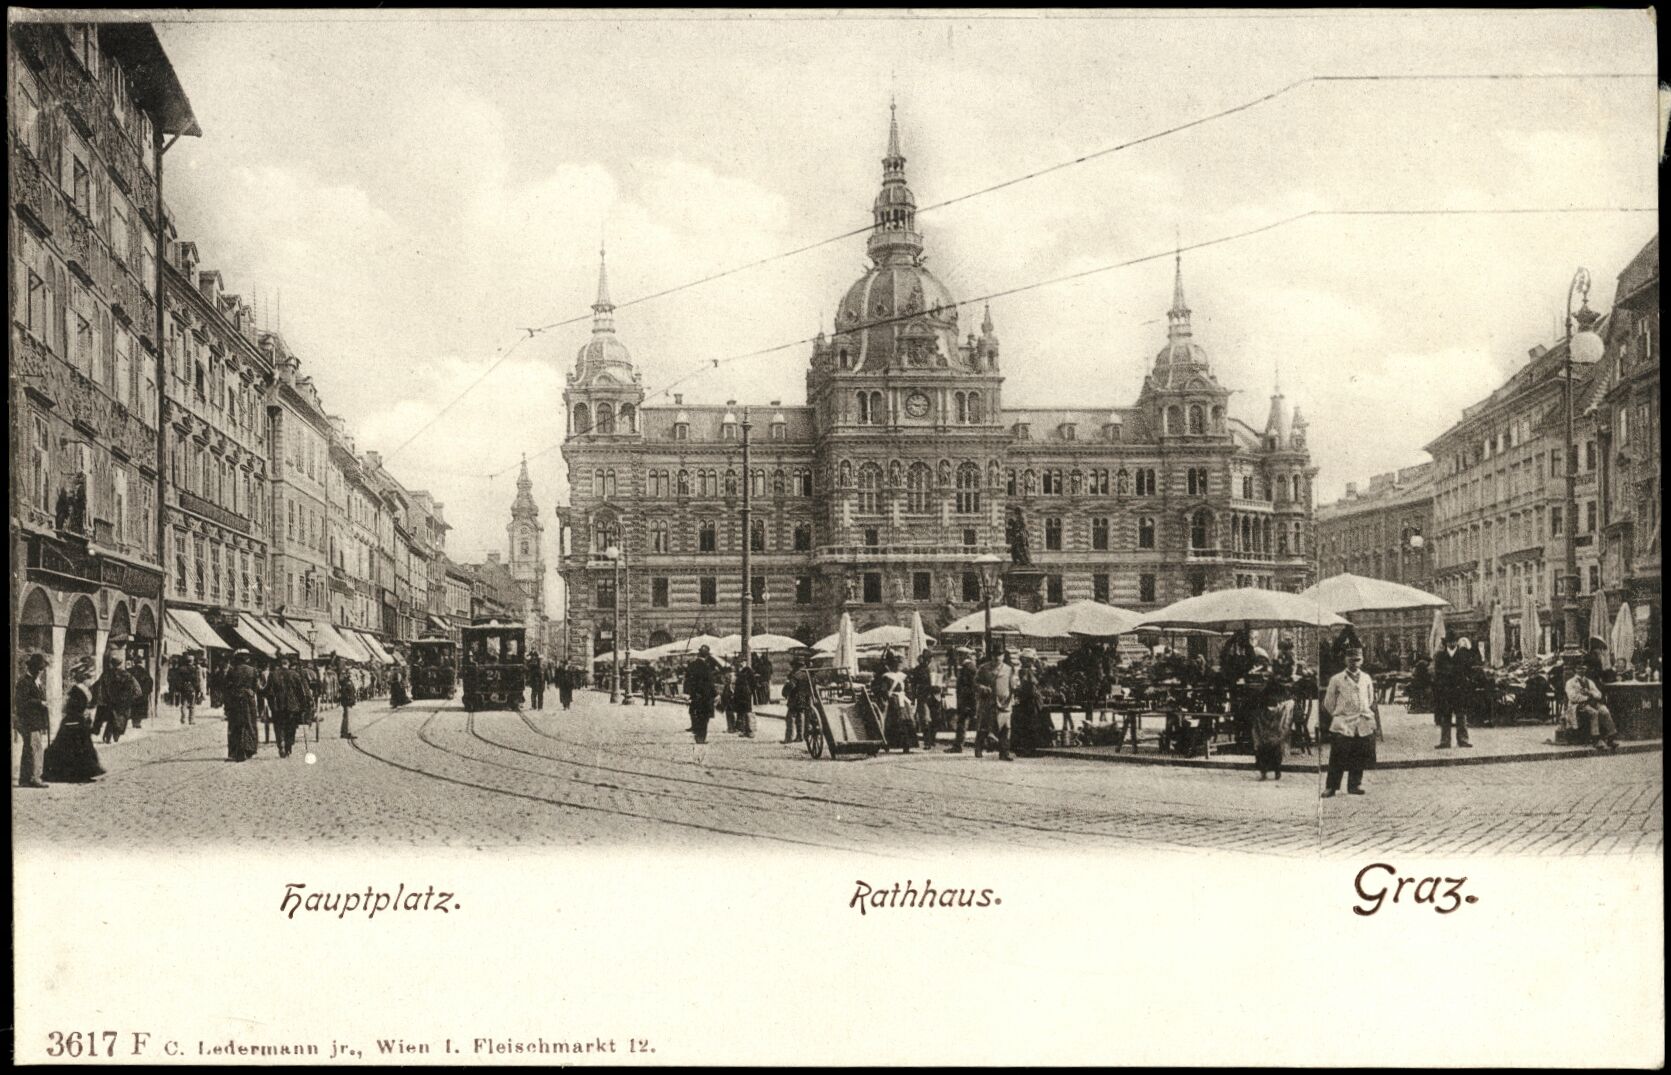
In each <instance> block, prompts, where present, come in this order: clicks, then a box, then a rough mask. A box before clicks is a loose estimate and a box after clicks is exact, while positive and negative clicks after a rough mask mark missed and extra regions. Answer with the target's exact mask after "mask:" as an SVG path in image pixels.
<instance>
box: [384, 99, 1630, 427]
mask: <svg viewBox="0 0 1671 1075" xmlns="http://www.w3.org/2000/svg"><path fill="white" fill-rule="evenodd" d="M1657 77H1658V76H1657V75H1654V74H1652V73H1649V74H1640V73H1633V72H1607V71H1603V72H1579V73H1573V74H1558V73H1536V74H1407V75H1390V74H1382V75H1312V76H1309V77H1307V78H1302V79H1299V80H1298V81H1295V82H1291V83H1289V84H1288V85H1286V86H1283V87H1282V88H1280V89H1277V90H1273V91H1271V92H1270V93H1266V94H1264V95H1262V96H1259V97H1255V98H1252V99H1250V100H1247V101H1243V102H1241V103H1240V104H1236V105H1232V106H1230V107H1229V108H1224V109H1220V110H1219V111H1217V112H1213V113H1211V114H1209V115H1205V116H1199V117H1197V118H1195V119H1192V120H1187V121H1185V122H1183V123H1179V124H1175V125H1174V126H1171V127H1167V128H1165V129H1163V130H1159V131H1154V132H1152V133H1150V134H1146V135H1143V136H1141V137H1138V138H1134V139H1131V140H1130V141H1126V142H1120V143H1118V144H1115V145H1111V146H1105V147H1104V148H1102V149H1098V150H1094V151H1092V152H1090V153H1085V154H1082V155H1081V156H1078V157H1074V158H1073V159H1071V160H1065V161H1060V162H1058V163H1056V164H1052V165H1048V166H1046V167H1043V168H1038V169H1035V170H1034V171H1031V172H1027V173H1026V174H1024V175H1019V176H1014V177H1012V178H1009V179H1005V180H1002V181H1000V182H997V183H993V184H991V185H989V186H985V187H981V188H980V189H978V190H972V191H969V192H967V193H964V194H959V195H956V196H955V197H951V198H947V199H944V200H943V201H938V202H932V203H930V204H928V205H925V206H921V207H919V208H918V209H917V213H919V214H922V213H930V212H933V211H935V210H936V209H944V208H946V207H947V206H951V205H957V204H959V203H961V202H966V201H970V200H972V199H975V198H980V197H984V196H985V195H988V194H991V193H994V192H996V191H1000V190H1004V189H1006V188H1008V187H1013V186H1016V185H1017V184H1020V183H1025V182H1028V181H1030V180H1033V179H1038V178H1040V177H1042V176H1046V175H1050V174H1052V173H1054V172H1059V171H1062V170H1064V169H1067V168H1072V167H1075V166H1077V165H1081V164H1086V163H1088V162H1090V161H1094V160H1098V159H1100V158H1102V157H1106V156H1109V155H1111V154H1114V153H1119V152H1121V151H1122V150H1126V149H1131V148H1133V147H1134V146H1140V145H1143V144H1145V143H1148V142H1153V141H1157V140H1159V139H1162V138H1166V137H1170V136H1171V135H1174V134H1179V133H1181V132H1183V131H1187V130H1190V129H1191V128H1194V127H1199V126H1201V125H1203V124H1206V123H1211V122H1213V121H1215V120H1220V119H1224V118H1226V117H1228V116H1233V115H1236V114H1237V113H1239V112H1245V111H1248V110H1249V109H1252V108H1256V107H1258V106H1259V105H1262V104H1266V103H1268V102H1270V101H1274V100H1276V99H1277V98H1279V97H1282V96H1284V95H1286V94H1288V93H1291V92H1293V91H1294V90H1297V89H1300V88H1302V87H1305V86H1309V85H1313V84H1317V83H1323V82H1410V81H1437V82H1459V81H1532V80H1539V81H1552V80H1577V79H1615V80H1616V79H1635V78H1657ZM874 226H875V225H874V222H869V223H866V224H864V225H862V226H860V227H857V228H854V229H852V230H850V231H844V232H842V233H840V234H839V235H832V236H829V237H828V238H825V239H820V240H818V241H816V242H812V243H806V244H804V245H802V246H798V247H795V248H794V249H791V250H785V251H782V252H780V253H777V254H772V255H769V256H767V257H763V258H757V259H755V260H753V261H750V262H746V263H744V264H742V265H736V266H733V267H731V268H729V269H722V270H720V271H719V272H714V273H709V274H708V275H707V276H703V277H699V278H698V279H695V280H690V281H687V282H685V283H682V284H675V285H674V286H672V287H667V288H663V289H661V290H660V291H654V292H651V293H649V294H647V295H639V296H636V297H634V298H631V299H627V300H626V301H624V302H620V303H616V304H615V308H616V309H617V310H620V309H625V308H627V307H631V306H636V305H639V304H640V303H645V302H650V301H652V300H655V299H660V298H666V297H667V296H669V295H674V294H677V293H679V292H681V291H688V290H690V289H692V288H696V287H701V286H703V285H704V284H710V283H713V282H714V281H716V280H723V279H725V278H726V277H728V276H735V275H736V274H738V273H741V272H747V271H749V270H750V269H757V268H759V267H761V266H762V265H768V264H770V263H772V262H774V261H782V260H784V259H786V258H792V257H796V256H799V255H801V254H805V253H809V252H811V251H813V250H817V249H820V248H822V247H825V246H829V245H830V244H831V243H837V242H840V241H842V240H843V239H851V238H853V237H855V236H858V235H863V234H864V233H865V232H867V231H870V230H871V229H872V228H873V227H874ZM591 316H592V315H591V314H589V313H588V314H578V315H576V316H574V317H568V318H564V319H562V320H559V321H553V322H551V323H549V324H545V325H538V326H534V327H530V328H525V329H523V330H522V331H523V332H524V333H525V335H523V336H521V337H518V339H517V341H516V343H515V344H512V345H510V346H509V347H508V348H501V349H500V350H501V352H502V353H501V354H500V355H499V357H498V358H497V359H496V360H495V361H494V362H493V363H492V365H490V366H488V368H487V369H485V370H483V371H482V373H481V375H480V376H478V377H477V378H476V379H475V380H473V381H471V382H470V384H468V385H466V386H465V388H464V389H463V391H461V392H460V393H459V394H458V396H457V397H455V398H454V399H453V400H452V401H451V402H449V403H448V404H447V405H446V406H444V407H442V408H441V410H440V411H438V412H436V414H435V415H434V416H433V417H432V418H430V420H429V421H427V422H425V423H424V424H423V425H422V426H420V427H419V428H418V430H417V432H415V433H413V434H412V436H411V437H409V438H407V440H406V441H405V442H404V443H402V444H401V445H400V446H399V447H397V448H396V449H395V450H394V451H392V452H390V453H388V455H387V456H386V458H391V459H392V458H393V457H394V456H395V455H397V454H398V453H399V452H401V451H403V450H404V449H405V448H407V447H408V446H409V445H411V443H412V442H413V441H415V440H416V439H417V438H418V437H419V436H421V435H422V434H424V433H425V432H427V431H428V430H429V429H430V427H431V426H433V425H434V424H435V423H436V422H438V421H440V419H441V417H442V416H443V415H445V414H446V413H447V412H448V411H450V410H452V408H453V406H454V405H455V404H457V403H458V402H459V401H460V400H462V399H463V398H464V397H465V396H466V395H468V394H469V393H470V392H472V391H474V390H475V388H476V386H477V385H479V384H481V383H482V382H483V381H485V380H486V379H487V378H488V376H489V375H491V374H492V373H493V372H494V371H495V370H497V369H498V368H499V367H500V366H502V365H503V364H504V363H505V361H506V360H507V359H509V358H510V355H511V352H512V351H514V350H515V349H516V347H517V346H518V345H520V344H522V343H524V342H526V341H527V340H529V339H532V338H533V337H534V336H535V335H539V334H543V333H546V332H550V331H553V330H555V329H559V328H566V327H568V326H569V325H576V324H579V323H581V322H583V321H586V320H588V319H590V318H591Z"/></svg>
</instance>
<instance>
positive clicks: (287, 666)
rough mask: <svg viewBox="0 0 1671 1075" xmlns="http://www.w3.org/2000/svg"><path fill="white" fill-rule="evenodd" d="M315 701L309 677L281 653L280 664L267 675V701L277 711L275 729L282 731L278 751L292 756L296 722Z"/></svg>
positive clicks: (294, 744) (274, 721)
mask: <svg viewBox="0 0 1671 1075" xmlns="http://www.w3.org/2000/svg"><path fill="white" fill-rule="evenodd" d="M311 701H312V691H311V690H310V689H309V688H308V683H307V679H306V678H305V677H303V675H302V673H301V672H300V671H299V670H298V669H296V668H295V667H294V666H293V665H292V664H291V663H290V657H289V656H288V655H287V654H280V655H279V659H278V667H277V668H275V669H273V671H272V672H271V673H270V674H269V675H268V677H267V703H268V705H269V706H271V708H272V711H273V730H274V731H275V733H276V734H277V735H278V753H279V757H281V758H288V757H289V756H290V753H291V751H292V750H294V749H295V746H296V726H297V725H298V724H300V723H301V722H302V716H303V714H304V712H305V711H306V709H307V707H308V706H309V704H310V703H311Z"/></svg>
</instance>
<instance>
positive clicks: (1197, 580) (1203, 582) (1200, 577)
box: [1189, 571, 1270, 597]
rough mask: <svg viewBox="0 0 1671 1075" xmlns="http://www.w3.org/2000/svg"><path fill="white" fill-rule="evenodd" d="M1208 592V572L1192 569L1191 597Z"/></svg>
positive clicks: (1190, 574)
mask: <svg viewBox="0 0 1671 1075" xmlns="http://www.w3.org/2000/svg"><path fill="white" fill-rule="evenodd" d="M1263 588H1264V589H1269V588H1270V587H1269V586H1268V585H1266V586H1263ZM1206 592H1207V573H1206V572H1205V571H1191V572H1190V573H1189V594H1190V596H1191V597H1199V596H1201V595H1202V594H1204V593H1206Z"/></svg>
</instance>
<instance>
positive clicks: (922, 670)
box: [906, 649, 940, 750]
mask: <svg viewBox="0 0 1671 1075" xmlns="http://www.w3.org/2000/svg"><path fill="white" fill-rule="evenodd" d="M933 660H934V659H933V656H932V655H931V654H930V653H929V652H928V650H926V649H925V650H923V651H922V654H921V655H920V656H918V658H917V663H916V666H915V667H913V668H912V669H911V673H910V675H909V676H908V677H907V678H906V686H907V687H909V688H910V691H911V701H912V704H913V706H914V707H915V709H916V712H915V714H914V717H915V719H916V722H917V729H918V731H919V732H920V733H921V734H922V739H923V749H924V750H933V749H934V736H935V725H936V724H938V723H939V720H940V692H939V691H938V690H937V689H936V688H935V686H934V663H933Z"/></svg>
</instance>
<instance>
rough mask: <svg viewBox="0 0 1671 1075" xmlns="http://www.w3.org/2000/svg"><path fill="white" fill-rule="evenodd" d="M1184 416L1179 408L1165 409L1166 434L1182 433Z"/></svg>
mask: <svg viewBox="0 0 1671 1075" xmlns="http://www.w3.org/2000/svg"><path fill="white" fill-rule="evenodd" d="M1183 426H1184V415H1183V411H1182V409H1181V408H1179V407H1176V406H1173V407H1168V408H1166V431H1167V432H1168V433H1182V432H1183V431H1184V428H1183Z"/></svg>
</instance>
